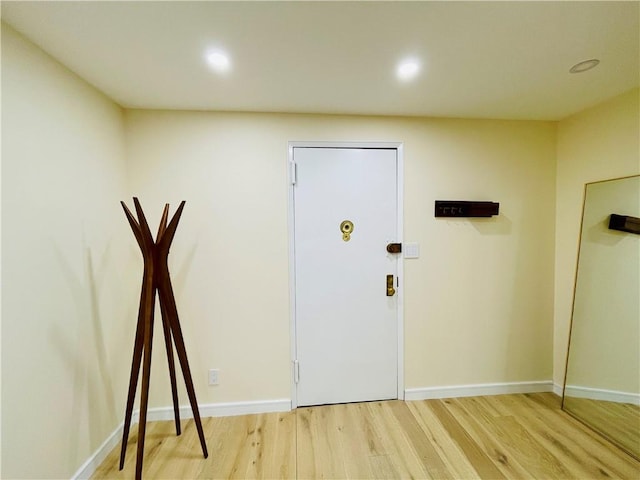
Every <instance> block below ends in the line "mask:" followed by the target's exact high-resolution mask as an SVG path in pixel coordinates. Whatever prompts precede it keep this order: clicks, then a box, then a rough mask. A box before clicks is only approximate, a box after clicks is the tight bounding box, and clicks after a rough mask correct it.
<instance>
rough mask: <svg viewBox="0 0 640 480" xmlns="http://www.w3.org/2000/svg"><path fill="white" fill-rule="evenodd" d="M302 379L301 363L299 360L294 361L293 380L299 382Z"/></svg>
mask: <svg viewBox="0 0 640 480" xmlns="http://www.w3.org/2000/svg"><path fill="white" fill-rule="evenodd" d="M299 381H300V363H299V362H298V360H294V361H293V382H294V383H298V382H299Z"/></svg>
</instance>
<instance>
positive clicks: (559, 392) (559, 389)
mask: <svg viewBox="0 0 640 480" xmlns="http://www.w3.org/2000/svg"><path fill="white" fill-rule="evenodd" d="M563 390H564V388H563V387H562V385H558V384H557V383H554V384H553V393H555V394H556V395H558V396H559V397H561V396H562V393H563Z"/></svg>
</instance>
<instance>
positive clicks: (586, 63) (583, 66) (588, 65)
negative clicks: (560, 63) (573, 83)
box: [569, 58, 600, 73]
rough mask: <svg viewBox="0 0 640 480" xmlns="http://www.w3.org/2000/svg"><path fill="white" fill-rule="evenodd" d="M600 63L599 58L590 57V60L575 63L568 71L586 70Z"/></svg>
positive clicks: (580, 71)
mask: <svg viewBox="0 0 640 480" xmlns="http://www.w3.org/2000/svg"><path fill="white" fill-rule="evenodd" d="M599 63H600V60H598V59H597V58H592V59H591V60H585V61H584V62H580V63H576V64H575V65H574V66H573V67H571V68H570V69H569V73H582V72H586V71H587V70H591V69H592V68H594V67H596V66H597V65H598V64H599Z"/></svg>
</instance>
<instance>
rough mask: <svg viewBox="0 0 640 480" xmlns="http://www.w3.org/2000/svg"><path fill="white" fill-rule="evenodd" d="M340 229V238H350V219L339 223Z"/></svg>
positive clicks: (346, 240)
mask: <svg viewBox="0 0 640 480" xmlns="http://www.w3.org/2000/svg"><path fill="white" fill-rule="evenodd" d="M340 231H341V232H342V240H344V241H345V242H348V241H349V240H351V232H353V222H352V221H351V220H345V221H344V222H342V223H341V224H340Z"/></svg>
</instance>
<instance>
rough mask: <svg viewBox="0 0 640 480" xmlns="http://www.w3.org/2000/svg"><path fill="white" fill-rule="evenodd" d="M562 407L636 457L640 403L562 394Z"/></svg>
mask: <svg viewBox="0 0 640 480" xmlns="http://www.w3.org/2000/svg"><path fill="white" fill-rule="evenodd" d="M565 409H566V410H567V411H568V412H569V413H572V414H573V415H575V416H576V418H578V419H579V420H581V421H582V422H584V423H586V424H587V425H589V426H591V427H592V428H594V429H595V430H597V431H599V432H600V433H602V434H603V435H604V436H605V437H607V438H611V439H613V440H615V442H614V443H617V444H618V445H620V447H622V448H623V449H624V450H627V451H628V452H630V453H632V454H633V455H635V456H636V458H638V457H640V406H638V405H632V404H630V403H615V402H606V401H603V400H591V399H588V398H577V397H566V398H565Z"/></svg>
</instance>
